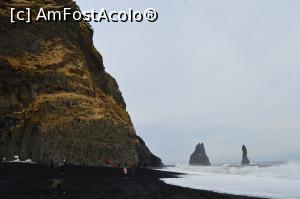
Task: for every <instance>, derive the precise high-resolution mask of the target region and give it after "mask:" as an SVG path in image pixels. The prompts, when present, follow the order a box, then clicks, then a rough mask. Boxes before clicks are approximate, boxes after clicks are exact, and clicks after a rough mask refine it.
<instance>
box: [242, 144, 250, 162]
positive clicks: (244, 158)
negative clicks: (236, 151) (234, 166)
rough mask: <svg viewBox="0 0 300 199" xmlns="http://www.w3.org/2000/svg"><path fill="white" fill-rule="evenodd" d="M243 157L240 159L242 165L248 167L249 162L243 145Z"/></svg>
mask: <svg viewBox="0 0 300 199" xmlns="http://www.w3.org/2000/svg"><path fill="white" fill-rule="evenodd" d="M242 151H243V157H242V165H249V164H250V161H249V159H248V156H247V148H246V146H245V145H243V146H242Z"/></svg>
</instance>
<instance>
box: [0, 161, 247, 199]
mask: <svg viewBox="0 0 300 199" xmlns="http://www.w3.org/2000/svg"><path fill="white" fill-rule="evenodd" d="M57 173H58V172H55V173H54V172H53V171H52V170H51V169H47V173H46V174H44V173H43V171H42V169H41V167H39V166H38V165H33V164H22V163H0V198H1V199H29V198H30V199H50V198H53V199H54V198H70V199H115V198H116V199H127V198H128V199H137V198H142V199H146V198H147V199H148V198H149V199H150V198H151V199H152V198H166V199H186V198H197V199H240V198H249V197H245V196H233V195H225V194H218V193H213V192H210V191H201V190H194V189H188V188H182V187H177V186H172V185H167V184H165V183H164V182H162V181H160V180H159V179H160V178H170V177H176V175H175V173H170V172H162V171H156V170H151V169H137V170H136V171H134V172H133V171H132V170H129V175H128V176H127V177H124V176H123V175H122V170H121V169H116V168H104V167H74V166H66V167H65V169H64V174H63V175H62V176H61V178H63V184H64V188H65V191H66V194H63V193H56V194H54V193H53V192H52V191H51V190H50V180H51V178H53V177H57V178H58V177H60V174H57ZM249 199H250V198H249Z"/></svg>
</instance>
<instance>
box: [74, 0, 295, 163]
mask: <svg viewBox="0 0 300 199" xmlns="http://www.w3.org/2000/svg"><path fill="white" fill-rule="evenodd" d="M77 2H78V4H79V5H80V7H81V9H82V10H83V11H84V10H90V9H91V8H95V9H96V10H99V9H100V8H106V9H108V10H127V9H128V8H133V9H136V10H141V11H143V10H144V9H145V8H148V7H152V8H155V9H156V10H157V11H158V13H159V20H158V21H157V22H155V23H148V22H146V23H124V24H122V23H106V22H104V23H94V24H92V25H93V28H94V29H95V34H94V42H95V45H96V47H97V49H98V50H99V52H100V53H101V54H102V55H103V58H104V64H105V67H106V70H107V71H108V72H109V73H110V74H112V75H113V76H114V77H115V78H116V79H117V81H118V83H119V86H120V88H121V91H122V93H123V96H124V98H125V101H126V103H127V110H128V111H129V113H130V115H131V118H132V120H133V123H134V125H135V128H136V131H137V134H138V135H140V136H141V137H142V138H143V139H144V140H145V142H146V144H147V146H148V147H149V148H150V150H151V151H152V152H153V153H155V154H156V155H158V156H159V157H161V158H162V160H163V162H164V163H167V164H173V163H187V162H188V160H189V156H190V154H191V153H192V152H193V150H194V147H195V146H196V144H197V143H198V142H204V143H205V147H206V152H207V154H208V156H209V158H210V160H211V162H212V163H220V162H240V160H241V146H242V144H245V145H246V146H247V147H248V153H249V158H250V160H252V161H277V160H296V159H298V160H300V141H299V140H300V105H299V103H300V55H299V53H300V25H299V24H300V12H299V10H300V1H297V0H289V1H282V0H278V1H276V0H273V1H271V0H269V1H266V0H244V1H240V0H218V1H216V0H207V1H201V0H169V1H158V0H156V1H145V0H122V1H120V0H110V1H105V2H104V1H94V0H77Z"/></svg>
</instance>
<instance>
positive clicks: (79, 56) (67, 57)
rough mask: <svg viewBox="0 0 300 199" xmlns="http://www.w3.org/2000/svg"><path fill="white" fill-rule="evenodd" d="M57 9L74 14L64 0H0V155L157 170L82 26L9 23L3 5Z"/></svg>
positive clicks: (87, 29) (86, 27) (88, 31)
mask: <svg viewBox="0 0 300 199" xmlns="http://www.w3.org/2000/svg"><path fill="white" fill-rule="evenodd" d="M65 6H67V7H69V8H71V9H72V10H73V11H75V10H78V6H77V5H76V4H75V2H74V1H72V0H63V1H62V0H51V1H43V0H34V1H33V0H23V1H18V0H11V1H6V2H3V1H0V157H7V158H8V159H9V158H12V157H13V156H14V155H19V157H20V159H31V160H33V161H35V162H39V163H42V164H50V162H51V161H53V162H54V163H57V162H62V161H63V160H66V163H67V164H75V165H91V166H97V165H111V164H117V163H118V162H121V163H124V162H126V163H127V164H128V165H131V164H136V163H141V164H142V163H147V164H148V165H150V166H161V164H162V163H161V161H160V159H159V158H156V156H154V155H153V154H152V153H151V152H150V150H149V149H148V148H147V146H146V145H145V143H144V142H143V141H142V140H141V138H139V137H138V136H137V134H136V132H135V129H134V126H133V124H132V122H131V119H130V116H129V114H128V113H127V111H126V104H125V101H124V99H123V97H122V93H121V91H120V90H119V86H118V84H117V82H116V80H115V79H114V78H113V77H112V76H110V75H109V74H108V73H107V72H106V71H105V68H104V65H103V60H102V56H101V55H100V53H99V52H98V51H97V50H96V48H95V47H94V45H93V30H92V29H91V27H90V25H89V24H87V23H85V22H84V21H81V22H77V21H74V20H72V19H71V18H70V19H69V20H67V21H64V22H53V21H34V20H33V22H32V23H31V24H26V23H25V22H21V21H19V22H16V23H15V24H12V23H10V8H11V7H13V8H16V10H19V9H24V8H31V10H32V14H33V15H34V14H35V13H37V11H38V9H39V8H41V7H42V8H45V9H46V10H51V11H62V10H63V8H64V7H65ZM33 17H34V16H33ZM116 59H118V58H117V57H116ZM120 67H122V66H120Z"/></svg>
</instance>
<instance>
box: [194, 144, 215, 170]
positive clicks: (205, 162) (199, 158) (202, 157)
mask: <svg viewBox="0 0 300 199" xmlns="http://www.w3.org/2000/svg"><path fill="white" fill-rule="evenodd" d="M189 164H190V165H198V166H210V165H211V164H210V162H209V158H208V157H207V155H206V152H205V148H204V144H203V143H201V144H200V143H199V144H197V146H196V148H195V151H194V152H193V153H192V155H191V156H190V162H189Z"/></svg>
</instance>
